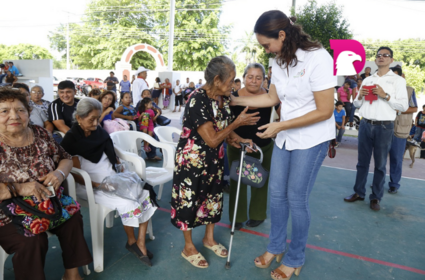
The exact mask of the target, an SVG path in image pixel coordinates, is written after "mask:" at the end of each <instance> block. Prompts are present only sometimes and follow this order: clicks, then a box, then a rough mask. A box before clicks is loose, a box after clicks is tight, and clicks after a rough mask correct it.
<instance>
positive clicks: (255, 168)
mask: <svg viewBox="0 0 425 280" xmlns="http://www.w3.org/2000/svg"><path fill="white" fill-rule="evenodd" d="M257 149H258V151H259V152H260V153H261V158H260V159H258V158H254V157H251V156H247V155H245V151H244V149H242V155H241V158H243V162H242V172H240V170H239V169H240V167H241V161H240V160H234V161H233V162H232V166H231V168H230V178H231V179H233V180H235V181H236V182H238V180H239V177H241V182H242V183H243V184H246V185H249V186H251V187H254V188H261V187H263V186H264V184H265V183H266V181H267V178H268V177H269V171H268V170H266V169H265V168H264V167H263V166H262V165H261V163H262V162H263V152H262V151H261V149H260V148H259V147H258V146H257Z"/></svg>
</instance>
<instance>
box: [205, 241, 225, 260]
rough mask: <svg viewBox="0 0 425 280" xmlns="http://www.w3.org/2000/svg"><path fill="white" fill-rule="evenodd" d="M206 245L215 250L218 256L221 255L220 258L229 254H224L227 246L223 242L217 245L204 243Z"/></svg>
mask: <svg viewBox="0 0 425 280" xmlns="http://www.w3.org/2000/svg"><path fill="white" fill-rule="evenodd" d="M204 247H205V248H207V249H210V250H211V251H213V252H214V254H216V255H217V256H219V257H220V258H227V254H226V255H222V253H223V250H226V251H227V249H226V247H224V246H223V245H221V244H217V245H213V246H209V245H208V244H204Z"/></svg>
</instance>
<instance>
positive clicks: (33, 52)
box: [0, 44, 53, 60]
mask: <svg viewBox="0 0 425 280" xmlns="http://www.w3.org/2000/svg"><path fill="white" fill-rule="evenodd" d="M52 58H53V56H52V55H51V54H50V52H49V51H48V50H47V49H46V48H43V47H40V46H36V45H31V44H18V45H10V46H6V45H0V60H5V59H11V60H13V59H52Z"/></svg>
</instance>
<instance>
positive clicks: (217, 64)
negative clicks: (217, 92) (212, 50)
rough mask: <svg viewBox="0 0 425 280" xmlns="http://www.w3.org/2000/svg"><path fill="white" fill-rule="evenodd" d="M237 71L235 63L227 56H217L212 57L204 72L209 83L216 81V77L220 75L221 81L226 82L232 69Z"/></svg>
mask: <svg viewBox="0 0 425 280" xmlns="http://www.w3.org/2000/svg"><path fill="white" fill-rule="evenodd" d="M232 70H233V71H235V64H234V63H233V61H232V60H231V59H230V58H228V57H227V56H217V57H214V58H213V59H211V61H210V62H209V63H208V65H207V69H205V72H204V78H205V81H206V84H207V85H210V86H211V85H212V84H213V83H214V78H215V77H216V76H218V78H219V79H220V81H222V82H224V81H225V80H226V79H227V78H228V77H229V75H230V72H231V71H232Z"/></svg>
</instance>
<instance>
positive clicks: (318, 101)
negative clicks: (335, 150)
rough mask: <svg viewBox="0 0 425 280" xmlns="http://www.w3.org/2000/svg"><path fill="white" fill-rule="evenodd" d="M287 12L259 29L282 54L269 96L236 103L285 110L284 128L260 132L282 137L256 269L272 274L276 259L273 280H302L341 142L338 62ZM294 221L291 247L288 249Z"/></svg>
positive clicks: (265, 19)
mask: <svg viewBox="0 0 425 280" xmlns="http://www.w3.org/2000/svg"><path fill="white" fill-rule="evenodd" d="M295 20H296V18H294V17H291V18H288V17H287V16H286V15H285V14H284V13H282V12H281V11H277V10H275V11H268V12H265V13H264V14H262V15H261V16H260V17H259V19H258V20H257V23H256V24H255V27H254V32H255V34H256V36H257V40H258V42H259V43H260V45H262V46H263V47H264V48H265V50H266V52H267V53H274V54H276V58H275V59H274V61H273V65H272V68H273V76H272V80H271V85H270V89H269V94H262V95H256V96H247V97H245V96H244V97H235V98H234V97H233V96H232V104H233V105H239V106H253V107H254V106H255V107H258V108H264V107H270V106H274V105H276V104H277V103H278V102H279V101H281V102H282V105H281V118H280V122H273V123H269V124H266V125H263V126H261V127H259V130H263V129H265V131H264V132H258V133H257V135H258V137H260V138H263V139H266V138H273V137H276V140H275V144H274V145H275V146H274V148H273V155H272V163H271V169H270V180H269V192H270V217H271V229H270V241H269V245H268V246H267V250H266V252H265V253H264V254H262V255H261V256H259V257H257V258H256V259H255V261H254V264H255V265H256V266H257V267H259V268H267V267H269V266H270V264H271V262H272V261H273V260H274V259H275V258H276V259H277V261H278V262H280V261H281V259H282V257H283V254H284V253H285V257H284V258H283V261H282V262H281V265H280V266H279V267H278V268H276V269H275V270H274V271H272V273H271V277H272V278H273V279H289V278H291V276H292V274H295V275H299V273H300V271H301V267H302V266H303V265H304V262H305V248H306V244H307V237H308V230H309V226H310V209H309V205H308V200H309V196H310V193H311V190H312V188H313V185H314V182H315V181H316V177H317V173H318V172H319V168H320V166H321V165H322V162H323V160H324V159H325V156H326V154H327V151H328V148H329V141H330V140H331V139H334V138H335V120H334V117H333V109H334V106H333V100H334V89H333V88H334V87H335V86H336V84H337V79H336V77H335V76H333V62H332V57H331V56H330V55H329V53H328V52H327V51H326V50H325V49H324V48H323V47H322V46H321V45H320V43H318V42H317V41H311V40H310V36H309V35H307V34H306V33H304V32H303V30H302V28H301V26H299V25H297V24H294V22H295ZM289 215H291V221H292V234H291V240H292V241H291V243H290V244H289V246H288V248H286V247H287V246H286V239H287V226H288V220H289Z"/></svg>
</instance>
